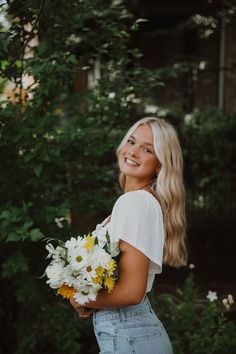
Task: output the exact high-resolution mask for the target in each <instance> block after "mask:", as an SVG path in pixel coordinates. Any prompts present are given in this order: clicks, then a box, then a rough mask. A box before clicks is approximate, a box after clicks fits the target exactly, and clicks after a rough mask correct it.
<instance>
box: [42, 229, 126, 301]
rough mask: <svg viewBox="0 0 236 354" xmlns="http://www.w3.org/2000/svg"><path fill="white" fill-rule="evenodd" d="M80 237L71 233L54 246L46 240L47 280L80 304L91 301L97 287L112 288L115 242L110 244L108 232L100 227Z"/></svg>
mask: <svg viewBox="0 0 236 354" xmlns="http://www.w3.org/2000/svg"><path fill="white" fill-rule="evenodd" d="M99 226H100V225H98V227H97V229H96V230H95V231H94V232H93V234H88V235H84V236H83V237H81V236H78V237H72V238H71V239H69V240H68V241H66V242H65V243H63V242H62V241H58V242H59V244H58V245H57V246H56V247H54V246H53V245H52V243H47V245H46V249H47V251H48V256H47V258H49V259H51V261H50V263H49V265H48V266H47V268H46V275H47V278H48V280H47V284H49V286H50V287H51V288H53V289H57V294H59V295H62V296H63V297H64V298H69V297H71V296H73V297H74V298H75V300H76V301H77V302H78V303H79V304H81V305H83V304H85V303H86V302H89V301H93V300H95V299H96V297H97V293H98V291H99V290H100V289H102V288H105V289H107V291H108V292H112V290H113V288H114V285H115V278H116V272H115V271H116V270H117V262H116V260H115V257H116V256H117V255H118V253H119V250H118V245H117V244H111V243H110V238H109V234H108V232H106V234H104V233H102V228H100V229H99Z"/></svg>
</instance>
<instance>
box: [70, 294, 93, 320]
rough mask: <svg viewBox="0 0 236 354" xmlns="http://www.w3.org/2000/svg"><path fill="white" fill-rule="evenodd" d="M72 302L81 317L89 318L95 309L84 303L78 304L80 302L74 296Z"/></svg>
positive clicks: (71, 298)
mask: <svg viewBox="0 0 236 354" xmlns="http://www.w3.org/2000/svg"><path fill="white" fill-rule="evenodd" d="M70 303H71V305H72V307H73V308H74V310H75V311H76V312H77V313H78V315H79V317H80V318H89V317H90V316H91V315H92V313H93V311H94V309H89V308H87V307H85V306H83V305H80V304H78V302H76V301H75V299H74V298H73V297H70Z"/></svg>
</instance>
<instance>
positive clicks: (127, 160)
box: [126, 158, 138, 166]
mask: <svg viewBox="0 0 236 354" xmlns="http://www.w3.org/2000/svg"><path fill="white" fill-rule="evenodd" d="M126 162H128V163H130V164H132V165H136V166H137V165H138V164H137V163H136V162H134V161H132V160H130V159H128V158H126Z"/></svg>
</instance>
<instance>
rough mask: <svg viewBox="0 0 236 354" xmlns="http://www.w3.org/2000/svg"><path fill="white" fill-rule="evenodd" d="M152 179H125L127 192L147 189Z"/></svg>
mask: <svg viewBox="0 0 236 354" xmlns="http://www.w3.org/2000/svg"><path fill="white" fill-rule="evenodd" d="M149 183H150V181H139V182H135V181H132V182H131V181H129V180H127V179H126V181H125V193H127V192H132V191H137V190H139V189H146V188H148V187H149Z"/></svg>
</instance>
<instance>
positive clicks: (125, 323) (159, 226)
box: [70, 117, 187, 354]
mask: <svg viewBox="0 0 236 354" xmlns="http://www.w3.org/2000/svg"><path fill="white" fill-rule="evenodd" d="M117 157H118V164H119V168H120V185H121V187H122V189H123V191H124V194H123V195H122V196H120V197H119V198H118V200H117V201H116V203H115V205H114V207H113V209H112V214H111V218H110V219H106V223H105V224H103V227H106V228H107V230H108V232H109V234H110V237H111V240H112V241H114V242H115V241H118V242H119V248H120V258H119V278H118V281H117V283H116V286H115V288H114V290H113V292H112V293H108V292H107V291H106V290H102V291H100V292H99V294H98V296H97V299H96V301H91V302H89V303H87V304H86V307H84V306H81V305H79V304H78V303H76V301H75V300H74V299H73V298H71V299H70V301H71V304H72V306H73V307H74V309H75V310H76V311H77V312H78V313H79V315H80V317H84V318H86V317H88V316H89V315H90V314H91V312H93V323H94V330H95V334H96V338H97V341H98V344H99V347H100V353H104V354H105V353H107V354H108V353H110V354H112V353H114V354H115V353H117V354H118V353H122V354H129V353H130V354H131V353H136V354H144V353H145V354H171V353H173V351H172V346H171V342H170V340H169V337H168V335H167V333H166V331H165V329H164V328H163V326H162V324H161V322H160V321H159V319H158V318H157V317H156V315H155V314H154V312H153V310H152V308H151V306H150V303H149V302H148V299H147V297H146V293H147V292H149V291H150V290H151V288H152V284H153V281H154V277H155V274H159V273H161V271H162V263H165V264H168V265H172V266H175V267H180V266H182V265H185V264H186V259H187V252H186V246H185V228H186V227H185V226H186V225H185V210H184V208H185V193H184V187H183V179H182V153H181V148H180V144H179V140H178V137H177V134H176V132H175V130H174V128H173V127H172V126H171V125H170V124H169V123H167V122H166V121H165V120H163V119H159V118H153V117H148V118H143V119H141V120H139V121H138V122H137V123H135V124H134V125H133V126H132V127H131V128H130V130H129V131H128V132H127V134H126V135H125V137H124V139H123V140H122V142H121V144H120V146H119V147H118V149H117Z"/></svg>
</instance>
